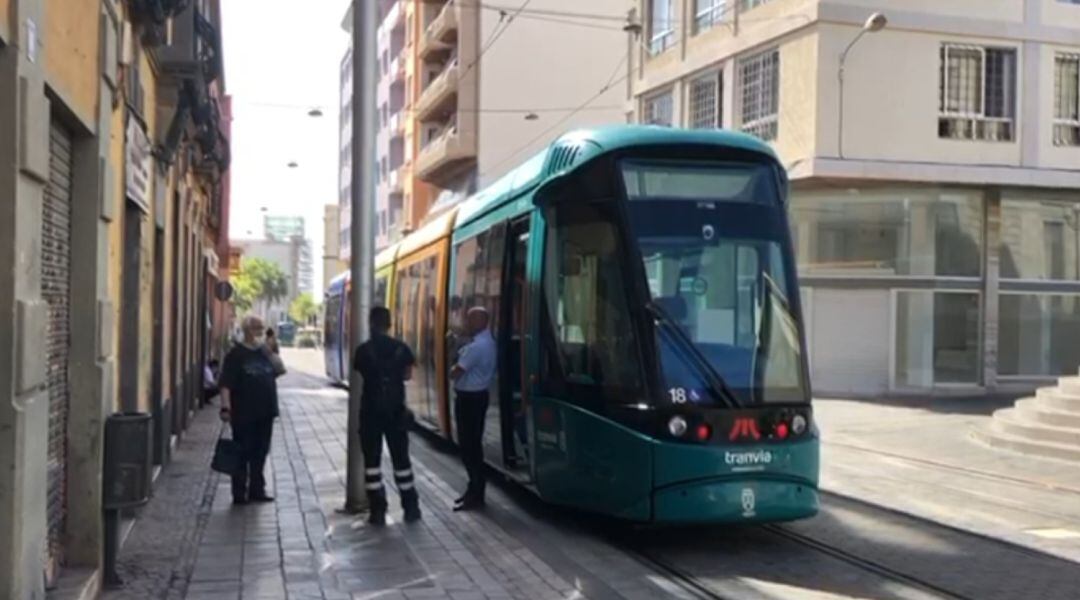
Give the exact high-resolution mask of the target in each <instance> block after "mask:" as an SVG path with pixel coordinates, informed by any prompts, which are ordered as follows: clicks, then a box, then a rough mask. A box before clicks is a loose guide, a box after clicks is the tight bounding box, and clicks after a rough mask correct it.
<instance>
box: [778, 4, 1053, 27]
mask: <svg viewBox="0 0 1080 600" xmlns="http://www.w3.org/2000/svg"><path fill="white" fill-rule="evenodd" d="M789 1H791V0H776V1H775V4H778V5H780V4H783V3H785V2H789ZM1026 1H1027V0H899V1H898V0H822V2H821V3H822V4H833V5H838V6H841V5H842V6H848V7H852V8H858V9H863V10H864V11H865V12H866V13H867V14H869V13H871V12H874V11H881V12H884V13H886V14H887V13H888V12H890V11H903V12H905V13H925V14H927V15H934V16H943V17H960V18H964V19H972V18H976V19H981V20H986V21H1006V22H1013V23H1022V22H1023V21H1024V4H1025V2H1026ZM1035 1H1043V2H1046V3H1047V4H1052V3H1054V2H1056V1H1057V0H1035ZM777 8H780V7H777Z"/></svg>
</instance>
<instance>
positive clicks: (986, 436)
mask: <svg viewBox="0 0 1080 600" xmlns="http://www.w3.org/2000/svg"><path fill="white" fill-rule="evenodd" d="M972 437H973V438H975V439H976V440H978V441H980V442H982V443H984V444H986V445H987V446H990V447H991V448H1000V449H1003V450H1009V451H1012V452H1018V453H1020V454H1024V455H1027V456H1035V457H1038V458H1051V459H1056V460H1067V461H1071V462H1076V463H1080V448H1078V447H1075V446H1069V445H1065V444H1053V443H1049V442H1036V441H1032V440H1029V439H1026V438H1021V437H1017V436H1014V435H1009V434H1007V433H1003V432H1000V431H994V430H993V429H992V428H990V427H976V428H975V430H974V431H972Z"/></svg>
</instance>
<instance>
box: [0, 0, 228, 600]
mask: <svg viewBox="0 0 1080 600" xmlns="http://www.w3.org/2000/svg"><path fill="white" fill-rule="evenodd" d="M165 5H166V7H165V9H164V12H162V13H159V12H155V11H150V10H147V6H146V3H143V2H118V1H116V0H3V1H0V131H3V132H4V134H3V135H0V199H2V200H0V210H2V211H4V218H3V219H0V223H2V224H0V265H2V266H3V268H0V273H2V275H0V290H3V291H2V292H0V315H2V318H3V319H4V321H5V322H4V324H3V325H0V353H2V354H3V355H4V356H6V357H7V358H8V360H3V361H0V385H3V386H4V391H3V392H0V393H2V394H4V395H6V397H7V400H6V401H4V402H0V597H4V598H18V599H24V598H45V595H46V590H47V589H53V588H60V587H63V588H65V589H71V590H78V591H79V592H80V593H83V594H84V595H85V596H87V597H93V596H94V595H95V594H96V592H97V590H98V589H99V588H100V584H101V567H102V559H103V555H102V552H103V533H104V528H103V520H102V502H103V498H104V491H105V490H104V488H103V470H104V464H103V448H104V442H105V439H104V438H105V421H106V419H107V416H108V415H111V414H113V413H116V412H121V411H122V412H139V413H145V414H147V415H149V416H150V418H151V421H150V423H151V425H150V426H151V435H152V440H153V443H152V444H151V448H150V449H149V452H150V454H151V456H150V457H149V458H150V459H151V460H152V462H153V464H155V465H158V466H164V465H165V464H167V463H168V461H169V453H170V448H171V444H170V442H171V441H172V440H174V439H175V438H177V437H179V436H182V435H183V433H184V431H185V429H186V428H187V425H188V423H189V421H190V418H191V415H192V414H193V411H194V410H196V409H197V408H198V406H199V399H198V398H199V395H200V394H199V391H200V389H201V380H200V378H201V374H202V369H201V365H202V364H203V361H204V360H205V359H206V357H207V355H208V353H210V352H212V348H211V346H212V344H211V343H210V339H211V336H212V332H211V330H210V328H209V327H208V326H207V325H208V323H209V322H211V321H212V320H213V316H212V315H213V314H214V312H215V307H214V300H213V297H212V295H211V293H210V292H211V288H213V287H216V282H218V281H221V280H223V279H224V278H225V277H226V276H227V275H224V274H222V273H220V271H219V270H218V269H217V267H216V266H217V265H218V264H220V259H221V256H220V249H221V248H223V247H226V245H225V244H223V243H222V240H223V238H222V236H223V235H224V234H223V231H225V229H227V215H226V213H227V207H228V197H227V194H226V193H225V186H226V179H225V173H226V172H227V167H228V137H227V121H226V119H225V115H226V113H227V108H225V110H224V111H223V108H222V107H223V106H225V107H227V99H226V98H225V96H224V80H223V73H222V69H221V46H220V39H219V36H218V34H217V32H218V31H219V23H220V18H219V12H218V3H217V2H216V1H211V0H200V1H198V2H192V3H186V6H185V5H184V3H165ZM169 19H171V21H172V23H171V32H172V33H171V35H170V34H169V30H170V24H169V22H168V20H169ZM169 42H171V43H169ZM223 225H224V227H223Z"/></svg>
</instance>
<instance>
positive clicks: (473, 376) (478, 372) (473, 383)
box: [454, 329, 498, 392]
mask: <svg viewBox="0 0 1080 600" xmlns="http://www.w3.org/2000/svg"><path fill="white" fill-rule="evenodd" d="M497 364H498V363H497V358H496V348H495V338H494V337H493V336H492V335H491V330H489V329H485V330H483V331H481V332H480V333H478V334H476V336H474V337H473V339H472V341H471V342H469V343H468V344H466V345H465V347H464V348H462V349H461V354H460V355H459V356H458V361H457V366H459V367H461V368H462V369H464V370H465V372H464V373H463V374H462V375H461V377H459V378H458V380H457V381H455V382H454V389H455V390H457V391H459V392H484V391H487V389H488V388H489V387H491V380H492V379H495V368H496V366H497Z"/></svg>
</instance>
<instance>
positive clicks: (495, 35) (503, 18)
mask: <svg viewBox="0 0 1080 600" xmlns="http://www.w3.org/2000/svg"><path fill="white" fill-rule="evenodd" d="M532 1H533V0H525V1H524V2H522V3H521V6H519V7H518V9H517V10H516V11H514V13H513V14H509V13H507V12H505V11H502V12H500V13H499V24H497V25H496V26H495V30H494V31H493V32H492V35H491V36H490V37H489V38H488V42H487V43H486V44H485V45H484V47H483V48H481V49H480V52H478V53H477V55H476V58H475V59H473V61H472V62H471V63H469V66H468V67H466V68H465V70H464V71H462V72H461V77H464V76H466V75H468V74H469V73H470V72H471V71H472V70H473V69H474V68H476V65H478V64H480V61H481V60H482V59H483V58H484V55H485V54H487V51H488V50H490V49H491V47H492V46H494V45H495V42H497V41H499V38H500V37H502V35H503V34H504V33H506V30H507V29H509V28H510V26H511V25H513V24H514V19H515V18H516V17H517V16H518V15H520V14H521V11H523V10H525V9H526V8H528V6H529V4H531V3H532ZM500 24H501V25H502V28H501V29H500V28H499V25H500Z"/></svg>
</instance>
